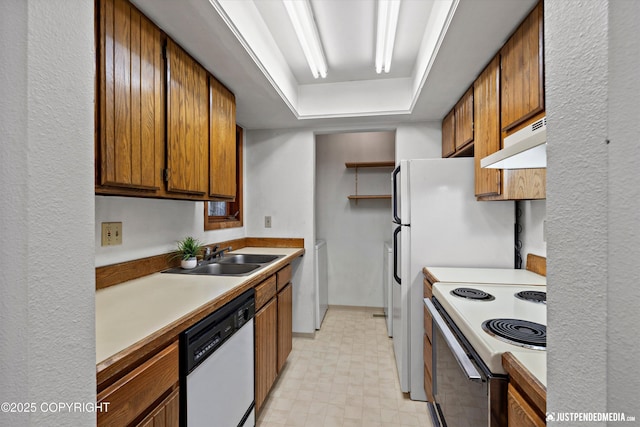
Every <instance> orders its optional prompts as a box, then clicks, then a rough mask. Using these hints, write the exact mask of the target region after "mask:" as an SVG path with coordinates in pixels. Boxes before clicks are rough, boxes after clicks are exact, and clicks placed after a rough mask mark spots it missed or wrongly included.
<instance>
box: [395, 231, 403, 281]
mask: <svg viewBox="0 0 640 427" xmlns="http://www.w3.org/2000/svg"><path fill="white" fill-rule="evenodd" d="M401 231H402V227H401V226H397V227H396V229H395V230H394V231H393V278H394V279H395V281H396V282H397V283H398V285H401V284H402V280H401V279H400V277H399V276H398V234H399V233H400V232H401Z"/></svg>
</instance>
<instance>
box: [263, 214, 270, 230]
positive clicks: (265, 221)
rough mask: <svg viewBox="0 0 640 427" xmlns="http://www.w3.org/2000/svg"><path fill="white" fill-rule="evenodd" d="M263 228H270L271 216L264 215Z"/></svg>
mask: <svg viewBox="0 0 640 427" xmlns="http://www.w3.org/2000/svg"><path fill="white" fill-rule="evenodd" d="M264 228H271V216H265V217H264Z"/></svg>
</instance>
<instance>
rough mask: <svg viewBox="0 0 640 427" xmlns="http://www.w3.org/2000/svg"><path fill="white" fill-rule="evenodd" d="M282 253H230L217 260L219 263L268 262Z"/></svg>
mask: <svg viewBox="0 0 640 427" xmlns="http://www.w3.org/2000/svg"><path fill="white" fill-rule="evenodd" d="M280 257H282V255H265V254H231V255H225V256H224V257H223V258H222V259H220V260H218V261H217V262H219V263H220V264H268V263H270V262H271V261H274V260H276V259H278V258H280Z"/></svg>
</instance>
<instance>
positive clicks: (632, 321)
mask: <svg viewBox="0 0 640 427" xmlns="http://www.w3.org/2000/svg"><path fill="white" fill-rule="evenodd" d="M638 22H640V2H637V1H628V2H619V1H610V2H609V31H610V32H609V35H610V38H609V93H608V96H609V117H608V118H609V139H610V141H611V142H610V143H609V145H607V148H608V150H609V165H608V172H609V180H608V187H607V188H608V196H609V197H608V199H609V200H608V202H609V204H608V205H609V206H608V210H607V213H608V215H609V221H608V234H609V257H608V261H609V263H608V268H607V274H608V276H609V280H608V292H607V306H608V310H607V336H608V340H607V408H608V409H609V410H617V411H625V412H628V413H629V415H634V416H635V417H636V422H638V420H640V403H639V400H638V390H640V376H639V375H637V372H639V371H640V362H638V354H640V340H639V339H637V332H635V331H637V328H638V325H640V310H638V307H640V287H638V286H636V284H637V283H638V279H639V278H640V263H639V262H638V260H640V215H638V212H640V186H639V185H638V178H640V144H638V135H640V120H639V118H640V74H638V70H640V37H638ZM630 333H631V335H633V334H634V333H635V334H636V335H635V337H636V338H635V339H634V338H631V339H630Z"/></svg>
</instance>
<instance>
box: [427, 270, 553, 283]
mask: <svg viewBox="0 0 640 427" xmlns="http://www.w3.org/2000/svg"><path fill="white" fill-rule="evenodd" d="M425 268H426V269H427V270H429V273H431V275H432V276H434V278H437V279H438V280H437V281H438V282H457V283H465V282H466V283H498V284H510V285H544V286H546V284H547V278H546V277H545V276H541V275H539V274H536V273H534V272H532V271H529V270H517V269H513V268H466V267H462V268H460V267H425Z"/></svg>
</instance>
